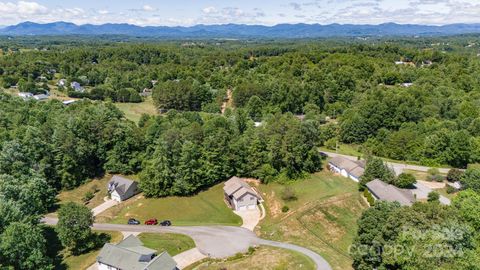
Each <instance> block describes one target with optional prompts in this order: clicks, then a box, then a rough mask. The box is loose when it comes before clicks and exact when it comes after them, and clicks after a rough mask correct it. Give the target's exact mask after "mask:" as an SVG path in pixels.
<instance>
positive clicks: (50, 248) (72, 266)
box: [45, 226, 123, 270]
mask: <svg viewBox="0 0 480 270" xmlns="http://www.w3.org/2000/svg"><path fill="white" fill-rule="evenodd" d="M95 232H96V233H98V234H106V235H108V237H109V238H110V241H109V242H110V243H118V242H120V241H121V240H122V239H123V235H122V234H121V233H120V232H113V231H95ZM45 235H46V238H47V243H48V245H47V254H48V255H49V256H50V257H51V258H52V259H53V261H54V265H55V270H66V269H69V270H84V269H87V268H88V267H89V266H90V265H92V264H94V263H95V261H96V258H97V256H98V254H99V253H100V249H101V248H102V247H98V248H97V249H95V250H91V251H90V252H87V253H85V254H81V255H78V256H73V255H71V254H70V253H69V252H68V251H67V250H65V249H63V247H62V245H61V243H60V240H59V239H58V237H57V235H56V233H55V230H54V229H53V227H48V226H46V227H45Z"/></svg>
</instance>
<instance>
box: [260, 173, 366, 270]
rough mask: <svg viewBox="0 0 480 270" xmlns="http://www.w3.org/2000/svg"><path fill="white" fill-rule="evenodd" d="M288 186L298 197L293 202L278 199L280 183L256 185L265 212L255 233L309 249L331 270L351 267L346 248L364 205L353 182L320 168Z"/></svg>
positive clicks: (279, 197) (279, 196)
mask: <svg viewBox="0 0 480 270" xmlns="http://www.w3.org/2000/svg"><path fill="white" fill-rule="evenodd" d="M289 186H290V187H291V188H292V189H294V190H295V193H296V195H297V197H298V199H297V200H295V201H291V202H285V201H283V200H282V199H281V194H282V191H283V189H284V187H283V186H282V185H279V184H269V185H260V187H259V189H260V190H261V192H262V194H263V196H264V198H265V206H266V210H267V213H268V215H267V217H266V218H265V219H264V220H263V221H261V223H260V227H259V229H258V231H257V233H258V234H259V235H260V236H261V237H263V238H267V239H272V240H276V241H282V242H289V243H294V244H297V245H300V246H304V247H307V248H310V249H312V250H314V251H315V252H318V253H319V254H321V255H322V256H323V257H324V258H325V259H326V260H327V261H328V262H329V263H330V264H331V265H332V267H333V268H334V269H342V270H343V269H351V263H352V260H351V258H350V256H349V255H348V247H349V245H350V244H351V243H352V241H353V238H354V236H355V234H356V221H357V219H358V218H359V217H360V215H361V214H362V212H363V211H364V210H365V209H366V208H367V204H366V202H365V200H364V199H363V198H362V197H361V194H360V192H358V185H357V183H355V182H353V181H351V180H349V179H346V178H343V177H340V176H336V175H334V174H332V173H330V172H328V171H326V170H324V171H323V172H320V173H316V174H314V175H311V177H309V178H308V179H305V180H303V181H298V182H294V183H291V184H289ZM284 205H287V206H288V207H289V208H290V210H289V211H288V212H286V213H283V212H282V211H281V209H282V207H283V206H284Z"/></svg>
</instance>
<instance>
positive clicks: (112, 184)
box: [107, 175, 140, 202]
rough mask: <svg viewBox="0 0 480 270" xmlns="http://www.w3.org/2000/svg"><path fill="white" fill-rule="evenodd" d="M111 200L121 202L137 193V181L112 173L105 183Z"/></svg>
mask: <svg viewBox="0 0 480 270" xmlns="http://www.w3.org/2000/svg"><path fill="white" fill-rule="evenodd" d="M107 189H108V192H109V193H110V196H111V198H112V200H114V201H117V202H121V201H124V200H126V199H128V198H130V197H132V196H134V195H135V194H137V193H139V192H140V191H139V189H138V183H137V182H135V181H133V180H130V179H128V178H125V177H122V176H119V175H114V176H113V177H112V179H111V180H110V181H109V182H108V185H107Z"/></svg>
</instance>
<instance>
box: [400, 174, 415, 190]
mask: <svg viewBox="0 0 480 270" xmlns="http://www.w3.org/2000/svg"><path fill="white" fill-rule="evenodd" d="M416 182H417V179H415V176H414V175H413V174H410V173H401V174H400V175H399V176H398V177H397V179H396V181H395V186H397V187H399V188H408V187H411V186H413V184H415V183H416Z"/></svg>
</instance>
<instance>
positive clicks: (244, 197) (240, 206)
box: [223, 176, 262, 211]
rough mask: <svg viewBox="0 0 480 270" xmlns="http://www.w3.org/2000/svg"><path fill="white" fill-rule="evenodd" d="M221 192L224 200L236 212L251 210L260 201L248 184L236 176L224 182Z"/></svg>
mask: <svg viewBox="0 0 480 270" xmlns="http://www.w3.org/2000/svg"><path fill="white" fill-rule="evenodd" d="M223 191H224V195H225V200H226V201H227V202H228V204H229V205H230V207H231V208H232V209H233V210H236V211H244V210H253V209H255V208H256V207H257V204H258V202H259V201H261V200H262V199H261V197H260V196H259V195H258V193H257V192H256V191H255V190H253V189H252V187H250V185H249V184H247V183H246V182H245V181H244V180H243V179H241V178H238V177H236V176H234V177H232V178H230V180H228V181H227V182H225V185H224V187H223Z"/></svg>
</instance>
